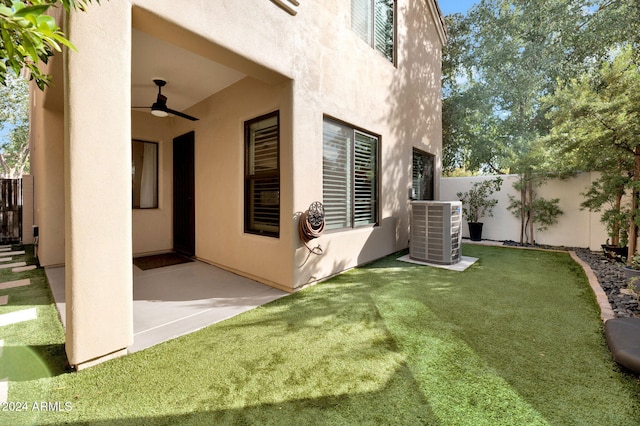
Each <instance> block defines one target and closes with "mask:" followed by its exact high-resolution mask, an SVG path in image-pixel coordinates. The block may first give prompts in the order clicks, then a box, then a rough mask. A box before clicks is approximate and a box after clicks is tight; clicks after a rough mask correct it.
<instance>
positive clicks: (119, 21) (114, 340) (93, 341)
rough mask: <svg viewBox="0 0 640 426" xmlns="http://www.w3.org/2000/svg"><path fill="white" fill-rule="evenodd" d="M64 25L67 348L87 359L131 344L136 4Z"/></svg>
mask: <svg viewBox="0 0 640 426" xmlns="http://www.w3.org/2000/svg"><path fill="white" fill-rule="evenodd" d="M67 31H68V35H69V37H70V39H71V40H72V41H73V43H74V44H75V45H76V47H77V48H78V52H67V54H66V61H65V95H66V96H65V135H64V139H65V142H64V149H65V239H66V243H65V247H66V249H65V265H66V319H67V329H66V350H67V356H68V358H69V362H70V363H71V364H72V365H75V366H76V367H77V368H83V367H86V366H89V365H93V364H95V363H97V362H101V361H103V360H105V359H108V358H111V357H114V356H119V355H122V354H124V353H126V347H127V346H129V345H131V344H132V343H133V272H132V248H131V247H132V242H131V241H132V239H131V113H130V105H131V102H130V97H131V77H130V76H131V6H130V4H129V2H121V1H111V2H101V3H100V5H96V4H93V5H91V6H90V7H88V10H87V12H86V13H83V12H79V11H78V12H72V13H71V15H70V17H68V19H67Z"/></svg>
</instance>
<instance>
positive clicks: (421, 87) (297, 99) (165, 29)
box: [133, 0, 442, 289]
mask: <svg viewBox="0 0 640 426" xmlns="http://www.w3.org/2000/svg"><path fill="white" fill-rule="evenodd" d="M133 4H134V10H133V22H134V26H135V27H136V28H137V29H139V30H141V31H145V32H147V33H149V34H152V35H154V36H156V37H159V38H162V39H164V40H167V41H170V42H171V43H174V44H177V45H180V46H182V47H185V48H187V49H189V50H191V51H194V52H197V53H198V54H201V55H203V56H207V57H210V58H211V59H215V60H216V61H219V62H220V63H223V64H224V65H227V66H229V67H232V68H234V69H237V70H239V71H241V72H244V73H246V74H248V75H249V77H248V78H247V79H246V80H244V81H242V82H240V83H237V84H235V85H234V86H232V87H230V88H228V89H226V90H224V91H223V92H220V93H218V94H216V95H214V96H212V97H211V98H209V99H207V100H206V101H204V102H202V103H201V104H199V105H197V106H195V107H193V108H191V109H190V110H189V111H188V112H189V113H190V114H192V115H196V116H198V117H199V118H201V120H200V121H199V122H197V123H195V124H194V123H190V122H186V121H184V120H174V121H173V122H172V124H171V126H173V128H172V132H173V136H177V135H179V134H182V133H185V132H187V131H189V130H192V129H193V130H195V132H196V256H197V257H199V258H201V259H203V260H206V261H208V262H211V263H213V264H216V265H220V266H223V267H225V268H227V269H231V270H234V271H236V272H239V273H241V274H243V275H247V276H250V277H253V278H256V279H259V280H260V281H262V282H265V283H269V284H271V285H275V286H277V287H280V288H285V289H294V288H297V287H300V286H302V285H304V284H307V283H309V282H313V281H316V280H318V279H322V278H325V277H327V276H330V275H333V274H335V273H337V272H340V271H342V270H344V269H347V268H350V267H353V266H356V265H358V264H362V263H365V262H367V261H370V260H373V259H375V258H379V257H381V256H384V255H386V254H388V253H390V252H393V251H395V250H398V249H401V248H404V247H406V246H407V242H408V238H409V237H408V226H409V222H408V219H409V200H408V195H409V188H410V186H411V158H412V157H411V156H412V148H413V147H416V148H419V149H421V150H423V151H425V152H428V153H431V154H433V155H435V156H436V164H437V170H436V179H435V186H436V188H435V191H436V194H437V193H438V190H439V175H440V154H441V143H442V142H441V115H440V114H441V104H440V58H441V39H440V38H439V35H438V32H437V30H436V27H435V22H434V20H433V15H432V13H431V10H430V9H429V6H428V4H427V3H426V2H423V1H419V0H411V1H402V2H399V4H398V10H397V12H398V13H397V23H398V30H397V33H398V47H397V59H396V64H395V65H394V64H393V63H391V62H389V61H388V60H387V59H385V58H384V57H383V56H382V55H381V54H379V53H378V52H377V51H375V50H374V49H372V48H371V47H370V46H368V45H367V44H366V43H364V42H363V41H362V40H361V39H360V38H359V37H358V36H357V35H356V34H355V33H354V32H353V31H351V29H350V3H349V2H343V1H339V0H333V1H324V2H305V3H303V4H302V5H301V6H300V7H299V8H298V13H297V15H296V16H295V17H292V16H290V15H288V14H287V13H285V12H283V11H282V10H280V9H279V8H277V7H275V5H274V4H273V3H271V2H269V1H262V0H253V1H251V2H248V4H245V6H243V8H229V7H227V6H225V5H224V4H222V3H219V2H207V1H194V2H193V3H192V4H191V7H190V8H181V9H179V10H176V8H175V7H174V4H173V2H169V1H157V0H154V1H149V0H137V1H134V2H133ZM148 10H152V11H153V13H150V12H148ZM193 13H197V15H198V16H209V17H212V18H211V19H210V20H201V19H194V16H193ZM256 20H259V21H260V22H262V25H258V26H256V25H255V22H256ZM158 28H162V31H158ZM186 28H189V31H186V30H185V29H186ZM301 29H304V31H302V30H301ZM194 33H195V34H198V36H195V35H194ZM416 35H418V36H416ZM417 94H420V95H417ZM275 109H280V112H281V114H280V118H281V159H280V161H281V185H282V187H281V234H280V237H279V238H278V239H274V238H268V237H258V236H254V235H248V234H244V233H243V231H242V220H243V215H244V205H243V176H242V173H243V163H242V161H243V152H242V145H243V144H242V122H243V121H244V120H247V119H250V118H254V117H256V116H258V115H261V114H264V113H266V112H270V111H273V110H275ZM372 111H375V112H374V113H372ZM325 114H326V115H329V116H332V117H335V118H337V119H339V120H342V121H345V122H347V123H349V124H351V125H353V126H355V127H359V128H362V129H365V130H368V131H370V132H372V133H374V134H379V135H380V147H381V148H380V157H381V158H380V198H379V218H380V220H379V226H377V227H364V228H360V229H354V230H346V231H342V232H332V233H327V234H325V235H324V236H323V237H322V238H320V239H319V240H317V241H314V242H313V244H314V245H316V244H320V246H321V247H322V248H323V250H324V254H323V255H322V256H311V257H310V258H308V256H307V254H308V252H307V249H306V248H305V247H304V246H303V245H302V243H301V242H300V240H299V238H298V236H297V216H298V214H299V213H300V212H302V211H304V210H306V209H307V208H308V206H309V204H310V203H311V202H313V201H322V120H323V115H325ZM135 215H139V213H137V212H134V220H135ZM135 226H136V224H135V222H134V227H135ZM150 231H151V229H149V232H150ZM138 235H139V234H138V231H136V230H134V241H135V240H136V239H139V237H138ZM134 247H135V246H134Z"/></svg>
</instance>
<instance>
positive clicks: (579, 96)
mask: <svg viewBox="0 0 640 426" xmlns="http://www.w3.org/2000/svg"><path fill="white" fill-rule="evenodd" d="M544 103H545V104H546V105H547V106H548V111H549V112H548V115H547V116H548V118H549V119H550V120H551V121H552V124H553V128H552V130H551V132H550V133H549V135H548V136H547V137H546V138H545V142H546V144H547V146H548V147H549V150H550V152H553V154H554V156H556V157H557V158H558V160H559V161H558V162H559V163H564V164H568V165H570V166H569V167H573V168H580V169H582V170H595V171H599V172H601V173H602V177H601V178H600V179H599V180H598V181H596V182H594V183H593V184H592V186H591V187H590V188H589V190H588V191H587V192H586V193H585V194H584V195H585V196H586V200H585V202H584V203H583V204H582V205H583V207H585V208H588V209H590V210H593V211H600V210H601V209H603V208H604V214H603V217H602V219H603V222H605V223H606V224H607V228H608V231H609V235H610V237H611V238H612V239H613V243H614V244H615V242H616V240H617V239H624V237H625V235H624V232H625V231H624V228H627V229H628V230H629V231H628V235H629V238H630V239H631V240H630V243H631V246H630V248H631V249H632V250H634V248H635V239H636V236H635V235H634V234H635V225H638V224H639V223H640V211H639V210H638V208H637V207H634V204H635V205H637V203H634V202H633V199H634V198H637V194H638V191H639V190H640V169H639V168H638V165H639V162H638V157H639V156H640V69H639V67H638V57H637V51H636V49H635V48H634V44H633V43H626V44H624V45H621V46H619V47H618V49H616V50H615V51H612V52H611V56H610V58H609V59H608V60H607V61H605V62H603V63H602V64H601V65H600V66H599V67H598V68H594V69H593V70H591V71H590V72H586V73H584V74H582V75H580V76H578V77H576V78H574V79H570V80H567V81H561V82H560V83H559V86H558V89H557V90H556V91H555V92H554V93H553V94H551V95H549V96H547V97H546V98H545V99H544ZM625 193H626V194H630V195H631V198H632V203H631V204H632V205H631V206H630V207H625V206H624V205H623V204H622V202H621V199H622V196H623V195H624V194H625ZM623 220H626V224H624V223H623V222H622V221H623ZM623 225H626V226H623ZM634 251H635V250H634Z"/></svg>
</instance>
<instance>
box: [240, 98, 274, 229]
mask: <svg viewBox="0 0 640 426" xmlns="http://www.w3.org/2000/svg"><path fill="white" fill-rule="evenodd" d="M274 117H275V119H276V125H277V134H276V168H275V169H271V170H268V171H262V172H259V173H256V172H254V173H251V172H250V166H251V163H250V159H251V156H250V149H251V136H252V135H251V126H252V125H253V124H256V123H259V122H261V121H266V120H269V119H272V118H274ZM244 164H245V167H244V233H245V234H253V235H261V236H267V237H274V238H279V237H280V228H281V223H280V222H281V220H282V216H281V209H280V207H281V201H280V192H281V179H280V111H279V110H277V111H273V112H270V113H267V114H264V115H261V116H259V117H255V118H252V119H250V120H247V121H245V122H244ZM270 180H271V181H273V180H276V181H277V193H278V196H277V214H278V220H277V225H271V226H274V227H275V228H276V229H275V230H269V229H260V228H257V227H256V220H255V215H254V213H255V210H254V204H253V200H254V198H255V197H254V195H255V193H254V192H253V191H255V190H252V188H255V186H254V184H255V183H256V182H259V181H263V182H265V181H270ZM266 226H269V225H268V224H267V225H266Z"/></svg>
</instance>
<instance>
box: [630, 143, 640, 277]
mask: <svg viewBox="0 0 640 426" xmlns="http://www.w3.org/2000/svg"><path fill="white" fill-rule="evenodd" d="M633 154H634V161H633V179H632V190H631V215H630V218H629V256H627V265H629V266H631V261H632V260H633V256H634V255H635V254H636V248H637V243H638V233H637V226H636V216H637V214H638V212H637V210H638V191H637V190H636V185H637V184H638V182H640V145H638V146H636V148H635V150H634V153H633Z"/></svg>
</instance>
